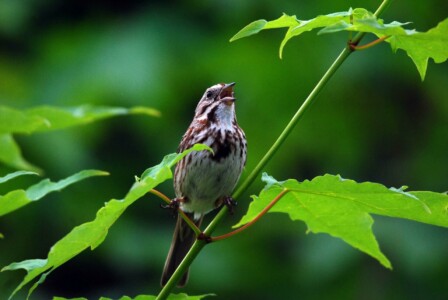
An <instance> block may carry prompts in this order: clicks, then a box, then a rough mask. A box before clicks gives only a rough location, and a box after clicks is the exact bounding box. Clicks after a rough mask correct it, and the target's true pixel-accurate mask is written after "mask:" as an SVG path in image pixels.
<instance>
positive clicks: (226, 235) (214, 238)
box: [210, 188, 289, 242]
mask: <svg viewBox="0 0 448 300" xmlns="http://www.w3.org/2000/svg"><path fill="white" fill-rule="evenodd" d="M287 192H289V190H288V189H286V188H285V189H283V190H282V191H281V192H280V193H279V194H278V195H277V196H276V197H275V198H274V199H273V200H272V201H271V202H270V203H269V204H268V206H266V207H265V208H264V209H263V210H262V211H261V212H260V213H259V214H258V215H257V216H256V217H255V218H254V219H253V220H252V221H250V222H249V223H246V224H244V225H243V226H241V227H240V228H238V229H235V230H233V231H231V232H229V233H226V234H223V235H219V236H215V237H211V238H210V241H211V242H217V241H221V240H224V239H227V238H229V237H231V236H234V235H235V234H237V233H240V232H241V231H243V230H245V229H247V228H248V227H250V226H251V225H253V224H254V223H255V222H257V221H258V220H259V219H260V218H261V217H262V216H264V215H265V214H266V213H267V212H268V211H269V210H270V209H271V208H272V207H273V206H274V205H275V204H276V203H277V202H278V201H279V200H280V199H281V198H282V197H283V196H284V195H285V194H286V193H287Z"/></svg>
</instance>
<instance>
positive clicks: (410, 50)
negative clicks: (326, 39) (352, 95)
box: [230, 8, 448, 80]
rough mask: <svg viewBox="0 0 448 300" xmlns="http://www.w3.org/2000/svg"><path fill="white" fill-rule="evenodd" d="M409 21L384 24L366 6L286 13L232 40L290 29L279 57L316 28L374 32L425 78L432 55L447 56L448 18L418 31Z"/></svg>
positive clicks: (252, 25) (254, 24) (436, 57)
mask: <svg viewBox="0 0 448 300" xmlns="http://www.w3.org/2000/svg"><path fill="white" fill-rule="evenodd" d="M408 24H409V22H407V23H401V22H397V21H393V22H391V23H385V22H384V21H383V20H382V19H378V18H376V17H375V16H374V14H373V13H371V12H369V11H368V10H366V9H364V8H355V9H351V8H350V9H349V10H348V11H343V12H336V13H331V14H327V15H320V16H317V17H315V18H313V19H309V20H299V19H297V17H296V16H295V15H287V14H283V15H282V16H281V17H280V18H278V19H276V20H272V21H266V20H257V21H254V22H252V23H250V24H249V25H247V26H246V27H244V28H243V29H241V30H240V31H239V32H238V33H236V34H235V35H234V36H233V37H232V38H231V39H230V41H231V42H233V41H235V40H238V39H241V38H244V37H248V36H251V35H254V34H257V33H258V32H260V31H262V30H266V29H277V28H287V31H286V33H285V37H284V38H283V40H282V42H281V44H280V49H279V56H280V58H281V57H282V55H283V49H284V47H285V45H286V43H287V42H288V41H289V40H290V39H291V38H293V37H296V36H299V35H301V34H303V33H305V32H307V31H311V30H313V29H318V28H319V29H320V30H319V32H318V34H324V33H334V32H340V31H356V32H364V33H372V34H375V35H376V36H378V37H384V36H387V37H388V38H387V39H386V41H387V42H388V43H390V46H391V48H392V50H393V51H394V52H396V50H397V49H402V50H404V51H405V52H406V53H407V55H408V56H409V57H411V59H412V61H413V62H414V64H415V65H416V67H417V70H418V72H419V74H420V76H421V78H422V80H423V79H424V78H425V75H426V69H427V65H428V60H429V58H432V59H433V60H434V62H435V63H442V62H444V61H446V60H447V59H448V19H445V20H444V21H442V22H440V23H439V24H438V25H437V27H435V28H432V29H430V30H428V31H427V32H417V31H416V30H410V29H406V28H404V26H406V25H408Z"/></svg>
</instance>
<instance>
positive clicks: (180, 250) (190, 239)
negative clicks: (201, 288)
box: [160, 214, 202, 287]
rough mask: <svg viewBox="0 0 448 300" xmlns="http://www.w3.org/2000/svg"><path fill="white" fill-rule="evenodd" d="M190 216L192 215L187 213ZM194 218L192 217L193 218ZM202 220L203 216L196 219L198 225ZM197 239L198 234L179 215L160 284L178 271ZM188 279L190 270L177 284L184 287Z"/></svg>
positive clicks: (163, 283) (164, 282)
mask: <svg viewBox="0 0 448 300" xmlns="http://www.w3.org/2000/svg"><path fill="white" fill-rule="evenodd" d="M187 215H188V216H189V217H192V215H189V214H187ZM191 219H192V218H191ZM201 222H202V217H201V218H200V219H199V220H197V221H195V224H196V226H198V227H199V226H200V225H201ZM195 240H196V234H195V233H194V231H193V230H192V229H191V228H190V226H188V224H187V223H186V222H185V221H184V220H183V219H182V217H180V216H179V215H178V216H177V222H176V227H175V229H174V235H173V241H172V242H171V247H170V251H169V252H168V256H167V258H166V261H165V266H164V268H163V273H162V279H161V280H160V284H161V285H162V286H164V285H165V284H166V283H167V282H168V280H169V279H170V278H171V276H172V275H173V273H174V271H176V269H177V267H178V266H179V265H180V263H181V262H182V260H183V259H184V257H185V256H186V255H187V253H188V251H189V250H190V248H191V246H192V245H193V243H194V242H195ZM187 281H188V270H187V271H185V273H184V274H183V275H182V278H181V279H180V280H179V282H178V284H177V286H178V287H183V286H185V284H186V283H187Z"/></svg>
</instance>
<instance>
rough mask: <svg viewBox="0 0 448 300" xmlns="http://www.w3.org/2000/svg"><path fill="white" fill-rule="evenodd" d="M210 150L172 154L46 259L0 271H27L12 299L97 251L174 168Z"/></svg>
mask: <svg viewBox="0 0 448 300" xmlns="http://www.w3.org/2000/svg"><path fill="white" fill-rule="evenodd" d="M201 150H208V151H211V149H210V148H209V147H207V146H206V145H202V144H197V145H194V146H193V147H192V148H190V149H188V150H185V151H184V152H182V153H180V154H175V153H173V154H169V155H167V156H165V157H164V159H163V161H162V162H161V163H160V164H158V165H157V166H154V167H152V168H149V169H147V170H146V171H145V172H144V173H143V174H142V176H141V178H137V180H136V182H135V183H134V184H133V185H132V187H131V188H130V189H129V191H128V193H127V194H126V196H125V197H124V198H123V199H120V200H117V199H111V200H110V201H108V202H106V203H105V205H104V206H103V207H102V208H100V209H99V210H98V212H97V214H96V218H95V219H94V220H92V221H90V222H87V223H84V224H81V225H79V226H77V227H75V228H73V230H72V231H71V232H70V233H68V234H67V235H66V236H64V237H63V238H62V239H61V240H59V241H58V242H56V244H54V245H53V246H52V247H51V249H50V251H49V253H48V257H47V259H30V260H25V261H22V262H17V263H11V264H10V265H8V266H6V267H4V268H3V269H2V270H1V271H11V270H18V269H25V270H26V271H27V274H26V275H25V278H24V279H23V280H22V282H21V283H20V284H19V285H18V286H17V288H16V289H15V290H14V291H13V293H12V294H11V296H10V299H11V298H12V297H13V296H14V295H15V294H16V293H17V292H18V291H19V290H20V289H22V288H23V287H24V286H25V285H26V284H28V283H29V282H31V281H33V280H34V279H35V278H37V277H38V276H40V277H39V280H38V281H37V282H36V283H35V284H34V285H33V286H32V287H31V288H30V290H29V293H28V296H29V295H30V294H31V293H32V292H33V291H34V289H36V288H37V286H38V285H39V284H41V283H42V282H44V281H45V278H46V277H47V276H48V275H49V274H50V273H51V272H52V271H53V270H55V269H56V268H58V267H59V266H61V265H62V264H64V263H65V262H67V261H68V260H70V259H72V258H73V257H75V256H77V255H78V254H79V253H81V252H82V251H84V250H86V249H87V248H89V247H90V249H92V250H93V249H95V248H96V247H98V246H99V245H100V244H101V243H102V242H103V241H104V239H105V238H106V236H107V233H108V231H109V228H110V227H111V226H112V225H113V224H114V223H115V221H117V219H118V218H119V217H120V216H121V214H123V213H124V211H125V210H126V209H127V208H128V207H129V206H130V205H132V204H133V203H134V202H135V201H137V200H138V199H139V198H141V197H143V196H144V195H145V194H146V193H148V191H150V190H151V189H153V188H154V187H156V186H157V185H158V184H160V183H162V182H164V181H165V180H167V179H169V178H171V177H172V172H171V167H173V166H174V165H175V164H176V163H177V162H178V161H179V160H181V159H182V158H183V157H184V156H185V155H187V154H188V153H190V152H192V151H201Z"/></svg>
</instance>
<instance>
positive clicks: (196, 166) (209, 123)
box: [161, 83, 247, 286]
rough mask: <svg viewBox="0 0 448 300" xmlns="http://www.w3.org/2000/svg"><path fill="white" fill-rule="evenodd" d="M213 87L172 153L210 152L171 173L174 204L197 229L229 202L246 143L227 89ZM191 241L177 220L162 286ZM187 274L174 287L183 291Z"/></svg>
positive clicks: (190, 157) (195, 155) (185, 160)
mask: <svg viewBox="0 0 448 300" xmlns="http://www.w3.org/2000/svg"><path fill="white" fill-rule="evenodd" d="M234 85H235V83H230V84H224V83H220V84H216V85H214V86H212V87H210V88H208V89H207V90H206V91H205V93H204V95H203V96H202V98H201V100H200V101H199V103H198V105H197V107H196V111H195V115H194V118H193V121H192V122H191V124H190V127H188V129H187V132H186V133H185V134H184V136H183V137H182V140H181V142H180V145H179V148H178V152H179V153H180V152H182V151H184V150H186V149H188V148H190V147H192V146H193V145H194V144H197V143H202V144H206V145H208V146H210V147H211V148H212V149H213V153H211V152H210V151H205V150H204V151H198V152H192V153H190V154H188V155H187V156H186V157H184V158H183V159H182V160H181V161H180V162H179V163H178V164H177V166H176V169H175V172H174V190H175V193H176V198H175V201H177V203H178V204H179V208H180V209H181V210H183V211H184V212H186V213H187V215H189V216H190V217H193V220H194V222H195V223H196V224H197V225H198V226H199V225H200V223H201V221H202V218H203V216H204V215H205V214H206V213H208V212H210V211H211V210H213V209H215V208H217V207H219V206H221V205H222V204H223V203H224V202H225V201H227V200H229V199H230V195H231V193H232V191H233V189H234V188H235V185H236V183H237V181H238V179H239V177H240V175H241V171H242V170H243V167H244V165H245V163H246V150H247V144H246V137H245V135H244V132H243V130H242V129H241V128H240V127H239V126H238V123H237V121H236V116H235V105H234V101H235V98H234V97H233V86H234ZM195 239H196V236H195V234H194V231H193V230H192V229H191V228H190V227H189V226H188V225H187V224H186V223H185V221H183V219H182V218H181V217H180V216H178V217H177V223H176V228H175V231H174V236H173V241H172V243H171V248H170V251H169V253H168V257H167V259H166V262H165V267H164V270H163V274H162V280H161V284H162V286H163V285H165V284H166V282H167V281H168V280H169V279H170V277H171V275H172V274H173V273H174V271H175V270H176V268H177V267H178V265H179V264H180V263H181V262H182V260H183V258H184V257H185V255H186V254H187V252H188V250H189V249H190V247H191V245H192V244H193V243H194V241H195ZM187 279H188V271H187V272H185V274H184V275H183V276H182V279H181V280H180V281H179V283H178V286H184V285H185V284H186V282H187Z"/></svg>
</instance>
